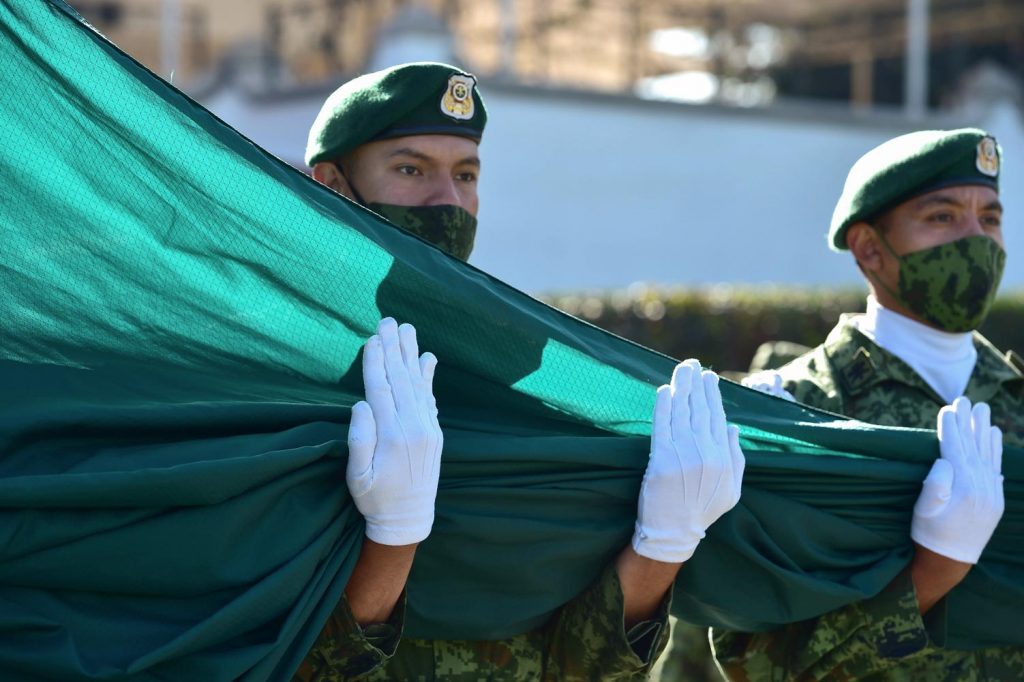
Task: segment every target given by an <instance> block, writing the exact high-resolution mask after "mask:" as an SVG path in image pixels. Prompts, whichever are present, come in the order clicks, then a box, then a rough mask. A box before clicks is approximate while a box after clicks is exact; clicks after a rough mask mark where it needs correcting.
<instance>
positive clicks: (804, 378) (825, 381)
mask: <svg viewBox="0 0 1024 682" xmlns="http://www.w3.org/2000/svg"><path fill="white" fill-rule="evenodd" d="M776 371H777V372H778V373H779V376H781V377H782V386H783V388H785V389H786V390H787V391H789V393H790V395H792V396H793V397H794V398H796V400H797V402H800V403H803V404H805V405H810V406H811V407H818V408H821V409H823V410H830V411H832V412H835V411H837V409H838V406H837V403H836V382H835V377H834V376H833V374H832V365H831V363H830V362H829V359H828V355H827V354H826V353H825V347H824V345H821V346H818V347H816V348H812V349H810V350H809V351H807V352H806V353H804V354H803V355H801V356H800V357H798V358H796V359H795V360H792V361H790V362H788V363H787V364H785V365H783V366H782V367H780V368H779V369H778V370H776Z"/></svg>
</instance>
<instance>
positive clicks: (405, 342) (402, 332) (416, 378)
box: [398, 324, 423, 391]
mask: <svg viewBox="0 0 1024 682" xmlns="http://www.w3.org/2000/svg"><path fill="white" fill-rule="evenodd" d="M398 345H399V346H400V347H401V349H402V361H403V362H405V370H406V371H407V372H408V373H409V376H410V377H411V379H412V384H413V387H414V388H415V390H417V391H420V390H421V389H422V383H423V373H422V372H420V347H419V342H418V341H417V340H416V328H415V327H413V326H412V325H411V324H400V325H398Z"/></svg>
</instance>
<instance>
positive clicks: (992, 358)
mask: <svg viewBox="0 0 1024 682" xmlns="http://www.w3.org/2000/svg"><path fill="white" fill-rule="evenodd" d="M974 347H975V349H977V351H978V360H977V364H976V366H975V367H976V369H975V371H976V372H981V373H983V374H984V375H985V377H986V379H992V380H995V381H998V382H1004V381H1014V380H1017V379H1024V357H1021V355H1020V353H1018V352H1016V351H1013V350H1010V351H1007V352H1005V353H1003V352H1002V351H1000V350H999V349H998V348H996V347H995V346H994V345H992V342H991V341H989V340H988V339H986V338H985V337H984V336H982V335H981V334H979V333H978V332H975V333H974Z"/></svg>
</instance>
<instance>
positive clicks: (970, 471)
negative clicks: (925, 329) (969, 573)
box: [910, 398, 1004, 564]
mask: <svg viewBox="0 0 1024 682" xmlns="http://www.w3.org/2000/svg"><path fill="white" fill-rule="evenodd" d="M938 421H939V423H938V430H939V452H940V457H939V459H937V460H935V464H933V465H932V469H931V471H930V472H928V476H927V478H925V479H924V486H923V489H922V490H921V496H920V497H918V498H917V504H915V505H914V518H913V521H912V522H911V524H910V537H911V538H913V539H914V542H916V543H918V544H920V545H923V546H925V547H927V548H928V549H930V550H932V551H933V552H936V553H938V554H941V555H943V556H945V557H949V558H950V559H954V560H956V561H963V562H965V563H969V564H976V563H978V557H980V556H981V553H982V551H983V550H984V549H985V545H986V544H988V541H989V538H991V537H992V533H993V532H995V529H996V526H997V525H998V524H999V519H1000V518H1001V517H1002V515H1003V508H1004V502H1003V476H1002V474H1001V473H1000V470H1001V469H1002V465H1003V432H1002V431H1000V430H999V427H998V426H992V425H991V412H990V411H989V407H988V405H986V404H985V403H978V404H977V405H975V406H974V410H973V411H972V410H971V401H970V400H968V399H967V398H957V399H956V400H954V401H953V404H952V405H947V406H946V407H943V408H942V409H941V410H939V420H938Z"/></svg>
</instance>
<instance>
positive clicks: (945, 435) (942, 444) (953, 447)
mask: <svg viewBox="0 0 1024 682" xmlns="http://www.w3.org/2000/svg"><path fill="white" fill-rule="evenodd" d="M936 428H937V430H938V432H939V452H940V453H942V458H943V459H945V460H947V461H949V462H951V463H953V464H954V465H956V466H962V464H963V461H964V449H963V444H962V442H961V439H960V426H959V423H958V422H957V418H956V410H955V409H954V406H953V405H946V406H945V407H943V408H942V409H941V410H939V417H938V423H937V425H936Z"/></svg>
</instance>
